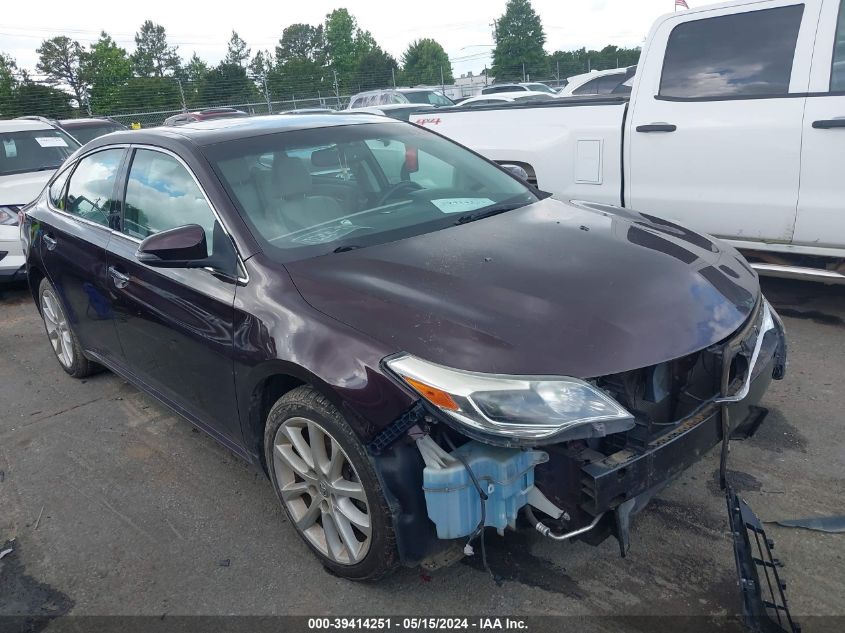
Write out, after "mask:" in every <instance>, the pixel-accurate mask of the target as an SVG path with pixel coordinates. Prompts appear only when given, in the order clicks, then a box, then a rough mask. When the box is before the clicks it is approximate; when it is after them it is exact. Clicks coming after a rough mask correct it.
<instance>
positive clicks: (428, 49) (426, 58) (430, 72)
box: [402, 38, 455, 86]
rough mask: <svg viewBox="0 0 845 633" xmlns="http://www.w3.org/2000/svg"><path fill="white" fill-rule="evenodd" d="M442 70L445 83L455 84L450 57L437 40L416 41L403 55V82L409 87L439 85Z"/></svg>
mask: <svg viewBox="0 0 845 633" xmlns="http://www.w3.org/2000/svg"><path fill="white" fill-rule="evenodd" d="M441 68H442V69H443V82H444V83H449V84H451V83H453V82H454V81H455V80H454V77H453V76H452V64H451V63H450V62H449V56H448V55H447V54H446V51H445V50H443V47H442V46H440V44H438V43H437V42H436V41H435V40H432V39H429V38H424V39H421V40H416V41H415V42H412V43H411V45H410V46H408V50H406V51H405V52H404V53H403V54H402V81H403V83H406V84H408V85H409V86H416V85H419V84H427V85H433V84H439V83H440V69H441Z"/></svg>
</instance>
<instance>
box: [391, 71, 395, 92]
mask: <svg viewBox="0 0 845 633" xmlns="http://www.w3.org/2000/svg"><path fill="white" fill-rule="evenodd" d="M390 77H391V79H393V87H394V88H395V87H396V69H395V68H391V69H390Z"/></svg>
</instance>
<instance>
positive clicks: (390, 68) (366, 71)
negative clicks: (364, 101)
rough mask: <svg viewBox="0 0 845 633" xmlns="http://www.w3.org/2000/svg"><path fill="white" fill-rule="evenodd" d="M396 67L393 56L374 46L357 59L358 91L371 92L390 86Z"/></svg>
mask: <svg viewBox="0 0 845 633" xmlns="http://www.w3.org/2000/svg"><path fill="white" fill-rule="evenodd" d="M398 67H399V65H398V64H397V63H396V60H395V59H393V56H392V55H390V54H389V53H385V52H384V51H383V50H382V49H381V48H380V47H379V46H378V45H376V46H375V47H373V48H371V49H370V50H369V51H367V52H366V53H364V54H363V55H361V56H360V57H359V58H358V69H357V74H358V85H359V86H358V89H359V90H373V89H376V88H384V87H385V86H389V85H391V84H392V82H393V77H394V73H395V72H396V70H397V68H398Z"/></svg>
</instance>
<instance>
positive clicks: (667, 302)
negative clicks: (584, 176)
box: [22, 114, 786, 580]
mask: <svg viewBox="0 0 845 633" xmlns="http://www.w3.org/2000/svg"><path fill="white" fill-rule="evenodd" d="M22 234H23V239H24V244H25V248H26V256H27V271H28V277H29V283H30V288H31V290H32V294H33V298H34V299H35V301H36V304H37V306H38V309H39V310H40V312H41V315H42V317H43V319H44V323H45V327H46V331H47V334H48V339H49V342H50V344H51V346H52V349H53V350H54V352H55V354H56V357H57V358H58V362H59V364H60V365H61V367H62V368H63V369H64V370H65V371H66V372H67V373H68V374H70V375H71V376H74V377H77V378H82V377H84V376H86V375H88V374H89V373H91V372H92V371H94V370H95V368H96V367H97V366H100V365H101V366H104V367H107V368H109V369H111V370H113V371H114V372H116V373H117V374H119V375H121V376H123V377H124V378H126V379H127V380H129V381H131V382H133V383H135V384H136V385H137V386H138V387H139V388H141V389H143V390H145V391H147V392H148V393H150V394H152V395H153V396H154V397H155V398H157V399H158V400H159V401H161V402H163V403H165V404H167V405H168V406H170V407H171V408H173V410H174V411H176V412H178V413H179V414H180V415H182V416H184V417H186V418H187V419H188V420H189V421H190V422H192V423H193V424H194V425H196V426H197V427H199V428H201V429H203V430H205V431H207V432H208V433H209V434H211V435H212V436H213V437H214V438H215V439H217V440H218V441H219V442H221V443H222V444H224V445H225V446H228V447H229V448H230V449H231V450H232V451H234V452H235V453H236V454H238V455H239V456H241V457H242V458H244V459H245V460H247V461H249V462H250V463H252V464H254V465H256V466H257V467H258V468H261V469H263V470H264V471H265V472H266V473H267V474H268V476H269V478H270V480H271V482H272V485H273V488H274V490H275V492H276V494H277V496H278V497H279V500H280V503H281V505H282V507H283V508H284V511H285V512H286V514H287V517H288V519H289V525H290V526H292V529H294V530H296V531H297V532H298V533H299V535H300V536H301V537H302V538H303V539H304V540H305V542H306V543H307V544H308V546H309V547H310V548H311V550H312V551H313V552H314V553H315V554H316V556H317V557H318V558H319V560H320V561H321V562H322V564H323V565H325V566H326V567H328V568H329V569H331V570H332V571H333V572H334V573H336V574H339V575H341V576H344V577H347V578H353V579H359V580H360V579H375V578H378V577H381V576H383V575H384V574H386V573H388V572H389V571H391V570H392V569H393V568H394V567H396V566H397V565H398V564H399V563H403V564H406V565H419V564H422V563H425V564H427V565H433V564H435V562H434V561H435V560H441V561H445V560H448V559H449V558H450V556H449V555H447V554H446V553H445V552H448V553H449V554H451V553H452V552H457V553H458V557H460V556H462V553H463V552H464V551H465V549H464V548H465V545H466V544H468V543H472V542H475V541H476V540H477V539H481V540H482V546H483V539H484V538H485V536H484V527H485V526H488V527H494V528H496V529H498V530H499V531H500V533H502V534H504V530H505V529H506V528H514V527H515V525H516V519H517V512H520V511H521V512H523V513H524V514H525V516H526V517H527V519H528V520H529V521H530V522H531V524H532V525H534V526H536V527H537V529H538V530H540V531H542V532H543V533H544V534H546V535H550V536H551V537H552V538H555V539H558V540H561V539H563V540H565V539H568V538H574V537H576V536H577V537H579V538H583V539H585V540H586V541H587V542H590V543H593V544H597V543H599V542H601V541H603V540H604V539H605V538H607V536H608V535H610V534H615V535H616V537H617V538H618V539H619V540H620V542H621V543H623V544H624V543H627V542H628V537H629V533H628V526H629V517H630V515H631V514H632V513H633V512H634V511H636V510H638V509H640V508H641V507H642V506H643V505H645V504H646V502H647V501H648V500H649V499H650V497H651V496H652V495H653V494H654V492H655V491H656V490H659V489H660V488H662V486H664V485H665V484H666V483H667V482H669V481H670V480H671V479H672V478H673V477H675V476H676V475H678V474H679V473H680V472H681V471H683V470H684V469H685V468H686V467H687V466H689V465H690V464H692V463H693V462H695V461H696V460H698V459H699V458H700V457H701V456H702V455H703V454H704V453H705V452H706V451H707V450H708V449H710V448H712V447H713V446H714V445H716V444H718V443H719V442H720V440H721V439H724V440H727V438H728V436H730V435H732V436H737V435H739V436H743V435H746V434H747V433H748V432H749V429H750V428H751V427H754V428H756V425H757V424H758V423H759V422H760V420H761V418H760V412H761V410H760V409H759V408H757V407H755V406H752V405H754V404H755V403H757V402H758V401H759V399H760V397H761V394H762V393H763V392H764V391H765V389H766V388H767V386H768V384H769V382H770V381H771V380H772V378H773V377H775V378H780V377H781V376H782V375H783V373H784V368H785V362H786V360H785V352H786V348H785V341H784V336H783V329H782V326H781V324H780V321H779V319H778V317H777V315H776V313H775V312H774V310H773V309H772V308H771V306H769V304H768V303H767V302H766V300H765V299H764V298H763V296H762V294H761V292H760V287H759V285H758V280H757V276H756V275H755V274H754V273H753V271H751V269H750V268H748V265H747V264H746V263H745V261H744V260H743V259H742V257H741V256H740V255H739V254H738V253H737V252H736V251H735V250H734V249H733V248H731V247H730V246H727V245H724V244H721V243H718V242H715V241H713V240H711V239H709V238H707V237H705V236H704V235H701V234H698V233H694V232H692V231H689V230H687V229H684V228H682V227H680V226H677V225H674V224H671V223H669V222H666V221H664V220H660V219H657V218H654V217H651V216H647V215H640V214H637V213H634V212H632V211H628V210H625V209H620V208H614V207H610V206H606V205H596V204H582V203H565V202H561V201H557V200H554V199H553V198H550V197H548V196H547V195H544V194H542V193H540V192H539V191H537V190H536V189H534V188H532V187H530V186H528V185H526V184H525V183H523V182H522V181H520V180H518V179H517V178H514V177H512V176H511V175H510V174H509V173H508V172H507V171H505V170H504V169H502V168H500V167H499V166H497V165H496V164H494V163H492V162H489V161H487V160H485V159H483V158H481V157H480V156H478V155H477V154H475V153H473V152H470V151H468V150H467V149H465V148H463V147H461V146H460V145H457V144H455V143H453V142H452V141H449V140H448V139H445V138H443V137H441V136H438V135H436V134H432V133H430V132H429V131H427V130H425V129H423V128H419V127H416V126H412V125H408V124H406V123H403V122H400V121H394V120H392V119H389V118H386V117H383V116H370V115H365V114H329V115H325V116H322V117H321V116H320V115H303V116H296V115H285V116H267V117H256V118H254V119H251V120H249V121H215V122H214V124H213V125H210V124H208V123H190V124H186V125H184V126H182V127H181V129H180V131H179V134H172V133H170V132H168V131H167V130H165V129H163V128H158V129H151V130H143V131H135V132H127V133H116V134H112V135H109V136H108V137H101V138H100V139H95V140H94V141H92V142H91V143H89V144H88V145H86V147H85V148H84V150H83V151H82V152H81V153H79V154H77V155H76V156H74V157H73V159H72V160H70V161H69V162H68V163H67V164H66V165H65V167H64V168H63V169H61V170H60V171H59V173H57V174H56V175H55V176H54V177H53V179H52V180H51V181H50V183H49V186H48V187H47V188H46V189H45V190H44V192H43V193H42V195H41V196H40V197H39V198H38V200H37V201H36V203H35V204H33V205H32V206H30V207H28V208H27V209H26V211H25V223H24V226H23V231H22ZM728 416H729V417H728ZM723 455H727V452H726V451H725V452H723ZM68 475H69V476H72V473H68ZM480 482H481V483H480ZM185 494H188V492H187V491H186V493H185ZM452 559H453V560H454V558H453V557H452Z"/></svg>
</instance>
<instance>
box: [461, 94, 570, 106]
mask: <svg viewBox="0 0 845 633" xmlns="http://www.w3.org/2000/svg"><path fill="white" fill-rule="evenodd" d="M541 95H543V96H547V97H550V96H552V95H550V94H549V93H548V92H540V91H539V90H514V91H513V92H491V93H490V94H486V95H476V96H474V97H469V98H468V99H465V100H464V101H461V103H459V104H458V105H462V104H464V103H467V102H473V101H488V100H495V99H525V98H526V97H528V98H531V97H539V96H541ZM552 98H554V97H552Z"/></svg>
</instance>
